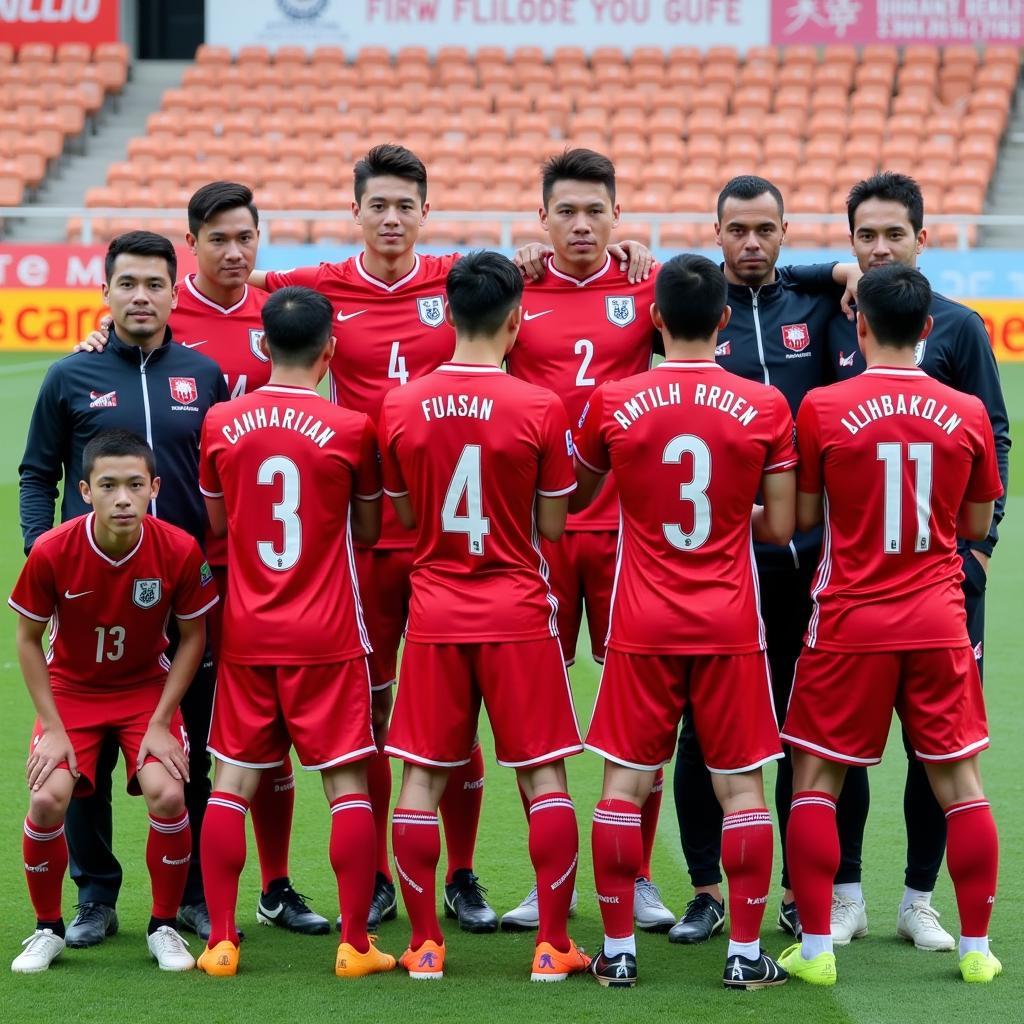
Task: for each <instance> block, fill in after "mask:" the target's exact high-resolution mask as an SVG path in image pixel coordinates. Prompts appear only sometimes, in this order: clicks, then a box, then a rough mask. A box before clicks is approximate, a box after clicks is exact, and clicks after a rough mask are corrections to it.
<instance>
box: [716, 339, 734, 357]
mask: <svg viewBox="0 0 1024 1024" xmlns="http://www.w3.org/2000/svg"><path fill="white" fill-rule="evenodd" d="M715 355H716V356H731V355H732V342H731V341H722V342H719V343H718V344H717V345H716V346H715Z"/></svg>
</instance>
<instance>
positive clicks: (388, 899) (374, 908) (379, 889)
mask: <svg viewBox="0 0 1024 1024" xmlns="http://www.w3.org/2000/svg"><path fill="white" fill-rule="evenodd" d="M396 917H398V894H397V893H396V892H395V886H394V883H393V882H389V881H388V880H387V879H386V878H385V877H384V875H383V874H382V873H381V872H380V871H378V872H377V878H376V880H375V881H374V883H373V899H371V900H370V912H369V914H367V915H366V929H367V931H370V932H375V931H376V930H377V929H378V928H379V927H380V923H381V921H394V919H395V918H396ZM335 925H336V927H337V929H338V931H339V932H340V931H341V914H339V915H338V920H337V921H336V922H335Z"/></svg>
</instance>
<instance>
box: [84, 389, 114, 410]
mask: <svg viewBox="0 0 1024 1024" xmlns="http://www.w3.org/2000/svg"><path fill="white" fill-rule="evenodd" d="M89 408H90V409H116V408H117V392H116V391H90V392H89Z"/></svg>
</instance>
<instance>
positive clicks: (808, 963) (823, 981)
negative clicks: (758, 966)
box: [777, 942, 836, 985]
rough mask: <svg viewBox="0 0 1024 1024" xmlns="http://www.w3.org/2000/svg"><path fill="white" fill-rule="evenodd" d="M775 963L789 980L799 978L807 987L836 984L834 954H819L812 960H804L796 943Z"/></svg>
mask: <svg viewBox="0 0 1024 1024" xmlns="http://www.w3.org/2000/svg"><path fill="white" fill-rule="evenodd" d="M777 962H778V965H779V966H780V967H781V968H782V969H783V970H784V971H785V972H786V973H787V974H788V975H789V976H790V977H791V978H799V979H800V980H801V981H806V982H807V984H808V985H834V984H835V983H836V955H835V953H819V954H818V955H817V956H816V957H814V959H813V960H805V959H804V956H803V953H802V952H801V950H800V943H799V942H796V943H794V944H793V945H792V946H788V947H787V948H786V949H784V950H783V951H782V955H781V956H780V957H779V958H778V961H777Z"/></svg>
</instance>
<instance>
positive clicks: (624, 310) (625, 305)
mask: <svg viewBox="0 0 1024 1024" xmlns="http://www.w3.org/2000/svg"><path fill="white" fill-rule="evenodd" d="M604 311H605V314H606V315H607V317H608V323H610V324H615V326H616V327H628V326H629V325H630V324H631V323H632V322H633V321H634V320H635V319H636V303H635V302H634V301H633V296H632V295H608V296H606V297H605V300H604Z"/></svg>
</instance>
